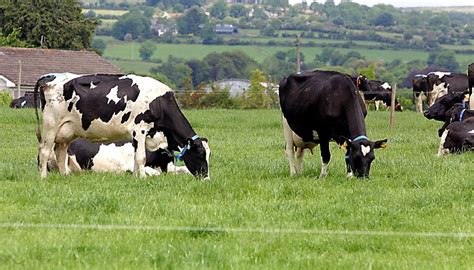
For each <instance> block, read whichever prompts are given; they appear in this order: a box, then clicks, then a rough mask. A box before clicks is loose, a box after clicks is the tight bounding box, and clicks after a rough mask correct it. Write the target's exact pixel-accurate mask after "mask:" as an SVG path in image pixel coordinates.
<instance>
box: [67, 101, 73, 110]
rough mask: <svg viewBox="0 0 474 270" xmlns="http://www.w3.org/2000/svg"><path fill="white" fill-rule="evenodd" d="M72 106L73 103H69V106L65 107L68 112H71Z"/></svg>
mask: <svg viewBox="0 0 474 270" xmlns="http://www.w3.org/2000/svg"><path fill="white" fill-rule="evenodd" d="M73 105H74V103H73V102H69V105H68V106H67V111H68V112H70V111H71V110H72V106H73Z"/></svg>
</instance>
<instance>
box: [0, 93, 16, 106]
mask: <svg viewBox="0 0 474 270" xmlns="http://www.w3.org/2000/svg"><path fill="white" fill-rule="evenodd" d="M12 100H13V97H12V95H11V94H10V92H9V91H7V90H0V105H7V106H9V105H10V103H12Z"/></svg>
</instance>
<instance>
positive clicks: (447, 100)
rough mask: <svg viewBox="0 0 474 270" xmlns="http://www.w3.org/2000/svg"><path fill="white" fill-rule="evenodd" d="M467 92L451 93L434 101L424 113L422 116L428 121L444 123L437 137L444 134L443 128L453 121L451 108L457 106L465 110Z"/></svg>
mask: <svg viewBox="0 0 474 270" xmlns="http://www.w3.org/2000/svg"><path fill="white" fill-rule="evenodd" d="M467 93H468V92H467V91H466V92H464V93H459V92H453V93H448V94H447V95H444V96H442V97H440V98H438V99H437V100H436V102H435V103H434V104H433V106H431V107H430V108H428V110H426V111H424V113H423V114H424V116H425V117H426V118H428V119H434V120H437V121H442V122H444V125H443V126H442V127H441V128H440V129H439V130H438V135H439V136H441V134H442V133H443V132H444V130H445V128H446V127H447V126H448V125H449V124H450V123H451V122H452V121H453V118H452V117H453V109H452V108H453V107H454V106H455V105H456V104H459V105H460V106H462V107H463V108H464V109H466V108H467V105H466V104H467V101H466V94H467Z"/></svg>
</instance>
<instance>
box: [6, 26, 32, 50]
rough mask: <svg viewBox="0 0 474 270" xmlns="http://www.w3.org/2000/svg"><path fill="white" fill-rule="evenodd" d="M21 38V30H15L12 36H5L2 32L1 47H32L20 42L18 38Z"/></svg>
mask: <svg viewBox="0 0 474 270" xmlns="http://www.w3.org/2000/svg"><path fill="white" fill-rule="evenodd" d="M19 36H20V30H18V29H14V30H13V31H12V32H11V33H10V34H8V35H7V36H3V34H2V32H0V47H2V46H5V47H31V46H30V45H29V44H28V43H26V42H24V41H22V40H20V39H19V38H18V37H19Z"/></svg>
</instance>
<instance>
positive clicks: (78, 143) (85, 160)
mask: <svg viewBox="0 0 474 270" xmlns="http://www.w3.org/2000/svg"><path fill="white" fill-rule="evenodd" d="M99 148H100V144H97V143H96V144H94V143H90V142H89V141H87V140H84V139H77V140H75V141H73V142H72V143H70V144H69V147H68V149H67V153H68V155H74V156H75V157H76V160H77V163H79V166H81V168H82V169H84V170H90V169H91V168H92V166H94V162H93V159H94V157H95V156H96V155H97V153H99Z"/></svg>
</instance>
